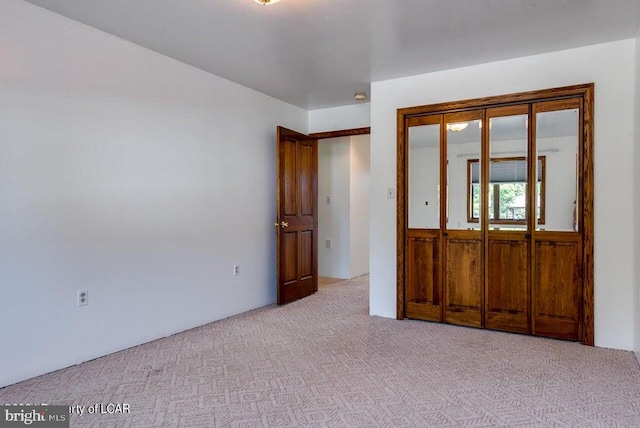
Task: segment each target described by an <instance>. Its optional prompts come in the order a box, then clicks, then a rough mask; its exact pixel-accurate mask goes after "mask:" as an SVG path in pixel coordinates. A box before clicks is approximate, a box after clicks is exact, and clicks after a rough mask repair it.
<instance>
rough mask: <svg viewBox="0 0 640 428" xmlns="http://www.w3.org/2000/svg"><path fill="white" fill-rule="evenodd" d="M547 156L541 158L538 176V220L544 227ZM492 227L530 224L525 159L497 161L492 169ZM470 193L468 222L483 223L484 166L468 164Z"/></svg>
mask: <svg viewBox="0 0 640 428" xmlns="http://www.w3.org/2000/svg"><path fill="white" fill-rule="evenodd" d="M545 160H546V159H545V156H540V157H538V165H537V169H538V172H537V174H536V177H537V181H536V199H537V203H536V207H537V210H536V211H537V212H536V217H537V219H538V224H544V215H545V213H544V200H545ZM489 171H490V177H489V209H488V211H489V212H488V214H489V223H493V224H526V221H527V162H526V159H525V158H524V157H513V158H493V159H491V167H490V168H489ZM467 181H468V189H469V199H468V213H469V215H468V221H469V222H470V223H474V222H475V223H477V222H479V221H480V202H481V193H480V181H481V180H480V163H479V160H478V159H469V160H468V161H467Z"/></svg>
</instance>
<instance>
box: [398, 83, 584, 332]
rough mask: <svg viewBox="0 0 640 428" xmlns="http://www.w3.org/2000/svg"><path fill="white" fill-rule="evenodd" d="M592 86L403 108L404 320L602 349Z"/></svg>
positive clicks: (400, 175)
mask: <svg viewBox="0 0 640 428" xmlns="http://www.w3.org/2000/svg"><path fill="white" fill-rule="evenodd" d="M592 123H593V85H592V84H587V85H578V86H571V87H565V88H555V89H549V90H543V91H534V92H527V93H519V94H511V95H505V96H498V97H490V98H483V99H476V100H467V101H458V102H451V103H444V104H437V105H428V106H420V107H411V108H403V109H399V110H398V146H397V159H398V177H397V179H398V192H397V194H398V200H397V203H398V207H397V208H398V230H397V236H398V279H397V283H398V286H397V294H398V296H397V297H398V300H397V301H398V307H397V313H398V318H399V319H403V318H413V319H421V320H427V321H438V322H445V323H450V324H458V325H466V326H471V327H480V328H489V329H494V330H502V331H510V332H516V333H524V334H533V335H539V336H546V337H554V338H560V339H567V340H574V341H580V342H583V343H585V344H590V345H592V344H593V156H592V153H593V137H592V127H593V125H592Z"/></svg>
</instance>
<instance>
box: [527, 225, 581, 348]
mask: <svg viewBox="0 0 640 428" xmlns="http://www.w3.org/2000/svg"><path fill="white" fill-rule="evenodd" d="M544 235H548V236H547V237H546V238H545V237H544ZM561 235H565V236H561ZM535 252H536V254H535V262H536V263H535V266H536V267H535V277H534V283H533V299H534V305H533V307H534V320H533V334H535V335H537V336H547V337H555V338H559V339H568V340H582V331H581V323H580V319H581V316H582V314H581V305H582V275H581V272H582V263H581V260H582V254H581V246H580V244H579V239H578V236H577V235H576V234H572V233H567V234H561V233H559V232H556V233H548V234H544V233H539V234H538V236H537V238H536V243H535Z"/></svg>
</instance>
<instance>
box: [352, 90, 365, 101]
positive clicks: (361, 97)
mask: <svg viewBox="0 0 640 428" xmlns="http://www.w3.org/2000/svg"><path fill="white" fill-rule="evenodd" d="M353 99H354V100H356V101H364V100H366V99H367V94H366V93H365V92H356V94H355V95H354V96H353Z"/></svg>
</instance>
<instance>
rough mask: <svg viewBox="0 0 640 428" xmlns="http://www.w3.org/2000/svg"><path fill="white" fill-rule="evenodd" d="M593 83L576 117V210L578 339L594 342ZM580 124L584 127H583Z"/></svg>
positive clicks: (587, 342) (591, 343) (588, 87)
mask: <svg viewBox="0 0 640 428" xmlns="http://www.w3.org/2000/svg"><path fill="white" fill-rule="evenodd" d="M593 103H594V85H593V83H592V84H590V85H586V87H585V89H584V95H583V105H582V114H583V116H584V117H583V118H582V120H581V121H580V122H581V123H580V125H581V128H580V129H581V130H582V135H583V141H582V150H583V152H582V156H581V157H582V180H583V181H582V198H581V199H582V200H581V203H582V207H579V208H580V210H579V211H578V212H582V225H579V226H578V227H582V236H583V241H582V269H583V275H584V276H583V288H582V300H583V309H584V312H583V320H582V342H583V343H584V344H585V345H590V346H594V344H595V342H594V338H595V326H594V292H593V285H594V276H593V275H594V273H593V257H594V240H593V238H594V212H593V209H594V208H593V197H594V196H593V195H594V177H593V164H594V161H593V121H594V108H593ZM583 127H584V129H583Z"/></svg>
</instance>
